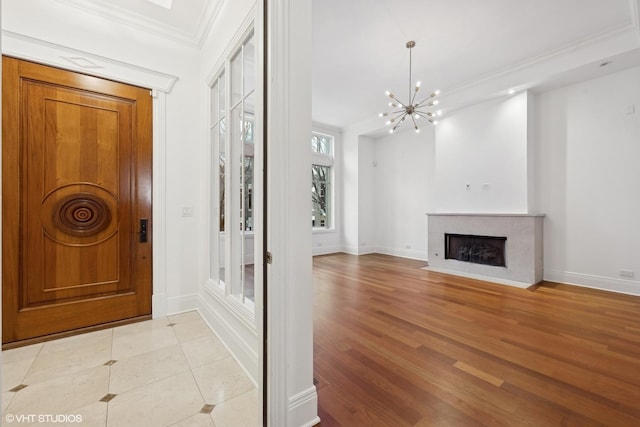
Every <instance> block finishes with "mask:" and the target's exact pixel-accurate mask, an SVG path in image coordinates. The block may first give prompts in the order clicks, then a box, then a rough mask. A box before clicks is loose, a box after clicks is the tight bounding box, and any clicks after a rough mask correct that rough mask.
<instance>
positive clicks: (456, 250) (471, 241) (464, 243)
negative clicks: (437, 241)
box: [444, 233, 507, 267]
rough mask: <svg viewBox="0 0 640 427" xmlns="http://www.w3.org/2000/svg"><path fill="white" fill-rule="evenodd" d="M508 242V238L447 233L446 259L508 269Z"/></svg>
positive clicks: (445, 238) (445, 244) (445, 243)
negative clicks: (506, 245)
mask: <svg viewBox="0 0 640 427" xmlns="http://www.w3.org/2000/svg"><path fill="white" fill-rule="evenodd" d="M506 242H507V238H506V237H494V236H474V235H470V234H449V233H445V235H444V257H445V259H455V260H458V261H464V262H471V263H475V264H484V265H492V266H496V267H506V266H507V265H506V262H505V244H506Z"/></svg>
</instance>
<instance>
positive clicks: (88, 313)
mask: <svg viewBox="0 0 640 427" xmlns="http://www.w3.org/2000/svg"><path fill="white" fill-rule="evenodd" d="M3 73H4V78H3V85H4V89H5V90H4V94H3V121H4V123H3V198H4V204H3V230H4V231H5V236H4V237H3V251H4V254H5V256H4V257H3V258H4V259H3V341H4V342H5V343H7V342H13V341H17V340H23V339H27V338H33V337H38V336H42V335H47V334H53V333H58V332H63V331H68V330H72V329H77V328H82V327H87V326H93V325H98V324H102V323H107V322H113V321H117V320H123V319H127V318H133V317H138V316H144V315H148V314H150V313H151V242H150V241H149V240H148V241H147V242H146V243H140V242H139V241H138V240H139V239H138V229H137V224H138V221H139V219H141V218H146V219H151V197H150V195H151V133H152V131H151V97H150V93H149V90H148V89H142V88H137V87H132V86H127V85H124V84H120V83H115V82H111V81H108V80H104V79H100V78H96V77H91V76H85V75H82V74H78V73H73V72H68V71H63V70H59V69H55V68H51V67H46V66H43V65H38V64H33V63H29V62H25V61H20V60H17V59H13V58H3ZM6 231H9V232H8V233H6Z"/></svg>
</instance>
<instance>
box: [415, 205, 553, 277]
mask: <svg viewBox="0 0 640 427" xmlns="http://www.w3.org/2000/svg"><path fill="white" fill-rule="evenodd" d="M544 216H545V215H544V214H488V213H487V214H485V213H482V214H471V213H428V214H427V218H428V236H427V238H428V255H427V259H428V263H429V266H428V267H426V268H425V269H426V270H431V271H436V272H440V273H448V274H454V275H458V276H464V277H471V278H475V279H481V280H488V281H492V282H496V283H501V284H505V285H511V286H517V287H521V288H526V287H529V286H531V285H535V284H536V283H539V282H540V281H542V271H543V270H542V225H543V220H544ZM445 233H453V234H470V235H476V236H497V237H506V238H507V241H506V245H505V252H506V254H505V256H506V267H496V266H491V265H482V264H474V263H470V262H464V261H458V260H455V259H445V257H444V241H445V237H444V235H445Z"/></svg>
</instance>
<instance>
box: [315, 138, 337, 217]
mask: <svg viewBox="0 0 640 427" xmlns="http://www.w3.org/2000/svg"><path fill="white" fill-rule="evenodd" d="M311 152H312V153H311V163H312V164H311V226H312V227H313V228H314V229H329V228H332V219H333V218H332V209H333V203H332V201H333V191H332V175H333V137H331V136H328V135H322V134H318V133H314V134H312V135H311Z"/></svg>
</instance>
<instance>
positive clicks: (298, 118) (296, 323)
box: [266, 0, 320, 427]
mask: <svg viewBox="0 0 640 427" xmlns="http://www.w3.org/2000/svg"><path fill="white" fill-rule="evenodd" d="M267 30H268V41H267V46H266V47H267V55H268V74H269V75H268V79H269V80H268V84H267V99H268V106H267V138H268V147H267V157H268V171H267V180H268V181H267V209H268V218H267V233H268V236H267V246H266V249H267V250H268V251H270V252H271V253H272V255H273V263H272V264H271V265H270V266H269V267H268V276H267V293H268V295H267V309H268V313H267V316H268V317H267V322H268V325H267V334H268V335H267V340H268V344H267V346H268V347H267V348H268V350H267V351H268V361H267V369H268V377H269V381H268V384H267V390H268V396H269V402H268V411H269V424H268V425H269V426H271V427H301V426H312V425H314V424H316V423H317V422H319V421H320V420H319V419H318V416H317V393H316V389H315V386H314V385H313V314H312V312H313V310H312V308H313V288H312V280H311V150H310V149H309V138H310V135H311V0H268V1H267Z"/></svg>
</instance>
